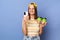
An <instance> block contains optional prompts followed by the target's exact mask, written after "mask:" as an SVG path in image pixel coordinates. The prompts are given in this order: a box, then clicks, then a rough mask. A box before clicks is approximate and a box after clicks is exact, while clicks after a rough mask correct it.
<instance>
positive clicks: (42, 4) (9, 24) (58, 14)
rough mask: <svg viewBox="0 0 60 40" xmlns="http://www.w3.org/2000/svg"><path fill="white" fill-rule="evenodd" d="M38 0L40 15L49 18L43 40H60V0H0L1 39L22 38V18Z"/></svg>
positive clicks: (42, 36) (16, 39) (13, 39)
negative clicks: (30, 5)
mask: <svg viewBox="0 0 60 40" xmlns="http://www.w3.org/2000/svg"><path fill="white" fill-rule="evenodd" d="M31 2H36V4H37V5H38V8H37V10H38V16H41V17H46V18H47V25H46V26H45V28H44V33H43V34H42V35H41V40H60V0H0V40H22V39H23V36H24V35H23V32H22V18H23V15H24V14H23V13H24V11H27V10H28V4H29V3H31Z"/></svg>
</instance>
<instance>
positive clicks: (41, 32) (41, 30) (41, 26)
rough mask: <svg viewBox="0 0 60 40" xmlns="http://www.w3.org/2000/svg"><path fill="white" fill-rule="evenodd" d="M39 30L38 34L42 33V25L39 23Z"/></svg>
mask: <svg viewBox="0 0 60 40" xmlns="http://www.w3.org/2000/svg"><path fill="white" fill-rule="evenodd" d="M39 27H40V31H39V34H40V35H41V34H42V32H43V27H42V25H41V24H40V26H39Z"/></svg>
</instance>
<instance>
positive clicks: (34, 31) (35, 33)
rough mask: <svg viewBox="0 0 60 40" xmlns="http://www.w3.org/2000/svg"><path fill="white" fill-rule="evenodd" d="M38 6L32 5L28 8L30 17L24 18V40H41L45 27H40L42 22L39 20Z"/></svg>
mask: <svg viewBox="0 0 60 40" xmlns="http://www.w3.org/2000/svg"><path fill="white" fill-rule="evenodd" d="M37 18H38V16H37V5H36V4H35V3H30V4H29V6H28V16H26V17H25V18H23V22H22V23H23V24H22V26H23V28H22V29H23V33H24V40H40V36H39V35H41V34H42V29H43V27H42V26H41V25H40V21H38V20H37Z"/></svg>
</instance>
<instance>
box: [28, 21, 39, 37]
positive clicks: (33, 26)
mask: <svg viewBox="0 0 60 40" xmlns="http://www.w3.org/2000/svg"><path fill="white" fill-rule="evenodd" d="M38 32H39V23H38V21H37V20H28V21H27V33H28V36H37V35H39V33H38Z"/></svg>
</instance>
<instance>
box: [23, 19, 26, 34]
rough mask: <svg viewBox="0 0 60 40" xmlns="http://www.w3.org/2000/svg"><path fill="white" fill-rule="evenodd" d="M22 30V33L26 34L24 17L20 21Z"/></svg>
mask: <svg viewBox="0 0 60 40" xmlns="http://www.w3.org/2000/svg"><path fill="white" fill-rule="evenodd" d="M22 31H23V33H24V35H27V29H26V21H25V19H24V18H23V21H22Z"/></svg>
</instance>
